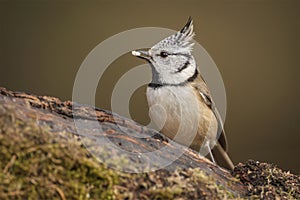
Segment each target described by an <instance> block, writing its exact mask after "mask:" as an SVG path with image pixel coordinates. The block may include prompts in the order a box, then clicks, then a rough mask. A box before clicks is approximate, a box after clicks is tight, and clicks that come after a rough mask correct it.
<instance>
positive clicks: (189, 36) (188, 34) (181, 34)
mask: <svg viewBox="0 0 300 200" xmlns="http://www.w3.org/2000/svg"><path fill="white" fill-rule="evenodd" d="M194 36H195V33H194V26H193V20H192V18H191V17H190V18H189V20H188V22H187V23H186V25H185V26H184V27H183V28H182V29H181V30H180V31H178V32H177V33H175V34H173V35H171V36H169V37H167V38H165V39H163V40H162V41H160V42H159V43H157V44H156V45H155V46H154V48H155V49H164V48H169V47H172V48H173V49H181V51H183V49H184V50H185V51H186V52H191V51H192V47H193V45H194V43H193V42H192V40H193V37H194Z"/></svg>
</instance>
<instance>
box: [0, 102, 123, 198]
mask: <svg viewBox="0 0 300 200" xmlns="http://www.w3.org/2000/svg"><path fill="white" fill-rule="evenodd" d="M57 135H59V134H57V133H51V132H49V128H47V127H40V126H37V125H36V124H35V123H33V122H32V123H30V122H24V121H22V120H19V119H17V117H16V115H15V113H14V111H13V109H11V108H8V107H6V106H4V105H0V146H1V148H0V158H1V162H0V199H50V198H51V199H52V198H60V199H113V196H114V195H113V193H114V192H113V186H114V184H116V183H117V182H118V175H117V174H116V173H115V172H114V171H113V170H111V169H109V168H106V167H105V166H104V165H101V164H99V163H97V162H96V161H95V160H94V159H92V158H89V156H87V152H86V150H85V149H83V148H81V147H80V145H79V144H78V142H76V141H75V140H74V141H69V140H66V139H63V138H60V137H59V136H57Z"/></svg>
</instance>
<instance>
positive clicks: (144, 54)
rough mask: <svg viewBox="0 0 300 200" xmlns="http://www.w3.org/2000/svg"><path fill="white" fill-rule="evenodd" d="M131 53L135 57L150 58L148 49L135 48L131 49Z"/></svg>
mask: <svg viewBox="0 0 300 200" xmlns="http://www.w3.org/2000/svg"><path fill="white" fill-rule="evenodd" d="M131 53H132V55H134V56H136V57H139V58H142V59H146V60H148V61H150V60H151V56H150V54H149V52H148V51H144V50H136V51H132V52H131Z"/></svg>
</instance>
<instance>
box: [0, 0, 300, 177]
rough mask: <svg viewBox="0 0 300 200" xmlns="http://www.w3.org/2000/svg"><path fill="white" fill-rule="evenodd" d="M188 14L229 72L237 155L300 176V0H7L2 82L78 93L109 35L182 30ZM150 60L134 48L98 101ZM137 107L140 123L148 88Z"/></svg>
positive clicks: (1, 11)
mask: <svg viewBox="0 0 300 200" xmlns="http://www.w3.org/2000/svg"><path fill="white" fill-rule="evenodd" d="M188 16H192V17H193V19H194V24H195V31H196V33H197V34H196V38H195V39H196V40H197V41H198V42H199V43H200V44H202V45H203V47H204V48H205V49H206V50H207V51H208V53H209V54H210V55H211V57H212V58H213V59H214V61H215V62H216V64H217V66H218V67H219V70H220V72H221V74H222V76H223V80H224V84H225V87H226V92H227V103H228V107H227V109H228V110H227V118H226V123H225V124H226V125H225V127H226V130H227V135H228V140H229V144H230V147H229V148H230V154H231V156H232V158H233V160H234V161H235V162H236V163H237V162H243V161H245V160H247V159H250V158H251V159H255V160H260V161H267V162H272V163H275V164H277V165H278V166H279V167H281V168H283V169H285V170H291V171H292V172H294V173H297V174H300V145H299V143H300V128H299V123H300V120H299V116H300V106H299V100H300V97H299V85H300V84H299V83H300V81H299V75H300V73H299V72H300V70H299V67H300V58H299V57H300V54H299V52H300V38H299V37H300V1H298V0H252V1H250V0H223V1H208V0H207V1H196V0H195V1H177V0H176V1H174V0H173V1H160V2H159V1H140V0H136V1H126V2H125V1H114V2H110V1H88V2H87V1H50V0H49V1H46V0H45V1H11V0H10V1H3V0H2V1H0V24H1V31H0V86H4V87H7V88H8V89H11V90H18V91H26V92H30V93H35V94H38V95H51V96H57V97H59V98H61V99H63V100H69V99H71V97H72V87H73V82H74V78H75V75H76V72H77V70H78V69H79V67H80V64H81V63H82V61H83V60H84V58H85V57H86V56H87V54H88V53H89V52H90V51H91V50H92V49H93V48H94V47H95V46H96V45H98V44H99V43H100V42H101V41H103V40H105V39H106V38H108V37H110V36H112V35H114V34H117V33H119V32H122V31H125V30H128V29H132V28H137V27H147V26H153V27H165V28H170V29H174V30H178V29H180V28H181V27H182V26H183V25H184V24H185V22H186V20H187V18H188ZM145 39H146V38H145ZM115 48H117V47H115ZM142 63H144V62H143V61H141V60H138V59H136V58H134V57H132V56H130V55H129V53H128V54H126V55H124V56H122V57H120V58H119V59H117V60H116V61H115V62H114V63H113V64H112V65H111V66H110V67H109V69H108V70H107V71H106V72H105V78H103V79H101V83H104V84H105V85H106V87H102V88H100V87H98V91H97V99H96V100H97V106H98V107H101V108H105V109H110V95H111V93H112V88H113V86H114V84H115V83H116V81H117V80H118V79H119V78H120V76H121V75H122V74H124V73H125V72H126V71H127V70H129V69H130V68H132V67H134V66H136V65H138V64H142ZM120 66H122V67H120ZM130 109H131V114H132V117H133V118H134V119H135V120H136V121H138V122H140V123H143V124H146V123H147V122H148V120H149V119H148V117H147V107H146V101H145V87H141V88H140V89H139V90H137V91H136V92H135V94H134V95H133V97H132V101H131V104H130Z"/></svg>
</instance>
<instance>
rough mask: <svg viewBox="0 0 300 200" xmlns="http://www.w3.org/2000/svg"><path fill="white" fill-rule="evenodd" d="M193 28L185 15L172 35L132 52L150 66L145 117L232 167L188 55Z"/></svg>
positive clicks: (217, 121) (219, 123)
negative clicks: (147, 114)
mask: <svg viewBox="0 0 300 200" xmlns="http://www.w3.org/2000/svg"><path fill="white" fill-rule="evenodd" d="M193 29H194V26H193V20H192V18H191V17H189V19H188V21H187V23H186V24H185V26H184V27H183V28H182V29H181V30H180V31H178V32H176V33H175V34H173V35H171V36H169V37H166V38H165V39H163V40H161V41H159V42H158V43H157V44H155V45H154V46H152V47H151V48H149V49H147V50H142V49H139V50H134V51H132V55H133V56H136V57H138V58H142V59H144V60H146V61H147V62H148V63H149V64H150V66H151V71H152V80H151V82H150V83H149V84H148V86H147V91H146V96H147V102H148V106H149V116H150V118H151V120H153V121H154V123H155V124H157V126H158V127H161V130H160V132H161V133H163V134H164V135H166V136H167V137H168V138H170V139H172V140H174V141H175V142H177V143H179V144H182V145H185V146H188V147H190V148H191V149H193V150H195V151H197V152H199V153H200V154H201V155H203V156H206V155H209V157H210V159H211V161H212V162H214V163H215V164H217V163H216V159H215V158H216V157H217V158H218V161H220V163H222V164H223V167H225V168H227V169H230V170H233V169H234V165H233V162H232V160H231V159H230V157H229V155H228V153H227V151H228V145H227V139H226V136H225V131H224V128H223V123H222V120H221V117H220V115H219V113H218V111H217V108H216V105H215V103H214V101H213V99H212V96H211V93H210V90H209V88H208V86H207V84H206V82H205V80H204V79H203V77H202V75H201V73H200V70H199V69H198V66H197V63H196V61H195V58H194V56H193V54H192V50H193V45H194V42H193V38H194V36H195V33H194V30H193Z"/></svg>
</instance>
